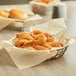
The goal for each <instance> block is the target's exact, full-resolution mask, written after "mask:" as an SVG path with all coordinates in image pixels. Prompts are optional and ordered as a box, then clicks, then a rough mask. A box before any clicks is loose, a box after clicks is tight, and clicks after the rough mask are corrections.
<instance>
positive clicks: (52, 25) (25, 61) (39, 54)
mask: <svg viewBox="0 0 76 76" xmlns="http://www.w3.org/2000/svg"><path fill="white" fill-rule="evenodd" d="M64 24H65V23H64V20H63V19H54V20H50V21H48V22H46V23H44V24H42V26H41V25H38V26H34V27H31V28H32V30H41V31H44V32H48V33H50V34H52V35H53V36H56V37H57V34H58V33H59V36H58V37H60V38H61V39H62V40H61V41H62V42H63V43H64V44H65V45H64V47H59V48H52V49H50V50H28V49H22V48H17V47H15V46H14V45H13V43H14V38H12V39H10V40H7V41H1V46H2V47H4V48H5V49H6V51H7V52H8V54H9V56H10V57H11V59H12V60H13V62H14V63H15V65H16V66H17V67H18V68H20V69H22V68H29V67H32V66H35V65H38V64H40V63H42V62H43V61H45V60H47V59H50V58H51V57H53V56H55V55H56V54H57V51H58V50H59V49H63V48H65V47H66V46H69V45H71V44H72V43H74V42H76V38H69V37H67V36H65V32H66V30H67V28H66V25H64ZM29 31H30V30H29ZM62 35H63V38H62V37H61V36H62ZM58 37H57V39H60V38H58ZM58 41H59V40H58Z"/></svg>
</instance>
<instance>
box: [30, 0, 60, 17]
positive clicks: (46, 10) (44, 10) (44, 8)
mask: <svg viewBox="0 0 76 76" xmlns="http://www.w3.org/2000/svg"><path fill="white" fill-rule="evenodd" d="M59 3H60V0H53V1H52V2H50V3H48V4H47V3H43V2H37V1H35V0H33V1H30V3H29V4H30V6H31V8H32V10H33V11H34V12H35V13H39V14H42V15H45V14H46V15H48V14H49V15H50V16H51V17H52V13H53V7H52V6H54V5H58V4H59Z"/></svg>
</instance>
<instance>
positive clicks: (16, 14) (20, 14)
mask: <svg viewBox="0 0 76 76" xmlns="http://www.w3.org/2000/svg"><path fill="white" fill-rule="evenodd" d="M9 13H10V15H9V17H10V18H15V19H18V20H26V19H27V18H28V15H27V14H26V13H25V12H24V11H21V10H18V9H12V10H11V11H10V12H9Z"/></svg>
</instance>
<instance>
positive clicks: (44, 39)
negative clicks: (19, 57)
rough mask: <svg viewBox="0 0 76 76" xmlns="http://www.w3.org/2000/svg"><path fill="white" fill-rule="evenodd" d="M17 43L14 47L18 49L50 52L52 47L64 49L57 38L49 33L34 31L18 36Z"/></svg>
mask: <svg viewBox="0 0 76 76" xmlns="http://www.w3.org/2000/svg"><path fill="white" fill-rule="evenodd" d="M16 38H17V41H15V43H14V45H15V46H16V47H18V48H26V49H29V50H49V49H51V48H52V47H63V46H64V45H63V44H62V43H60V42H57V41H56V40H55V38H54V37H53V36H52V35H50V34H49V33H47V32H42V31H40V30H34V31H32V32H31V33H18V34H16Z"/></svg>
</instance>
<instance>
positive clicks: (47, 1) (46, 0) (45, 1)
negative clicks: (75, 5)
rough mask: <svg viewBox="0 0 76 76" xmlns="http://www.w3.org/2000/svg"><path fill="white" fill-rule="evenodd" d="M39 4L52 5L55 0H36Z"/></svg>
mask: <svg viewBox="0 0 76 76" xmlns="http://www.w3.org/2000/svg"><path fill="white" fill-rule="evenodd" d="M36 1H37V2H42V3H50V2H52V1H53V0H36Z"/></svg>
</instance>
